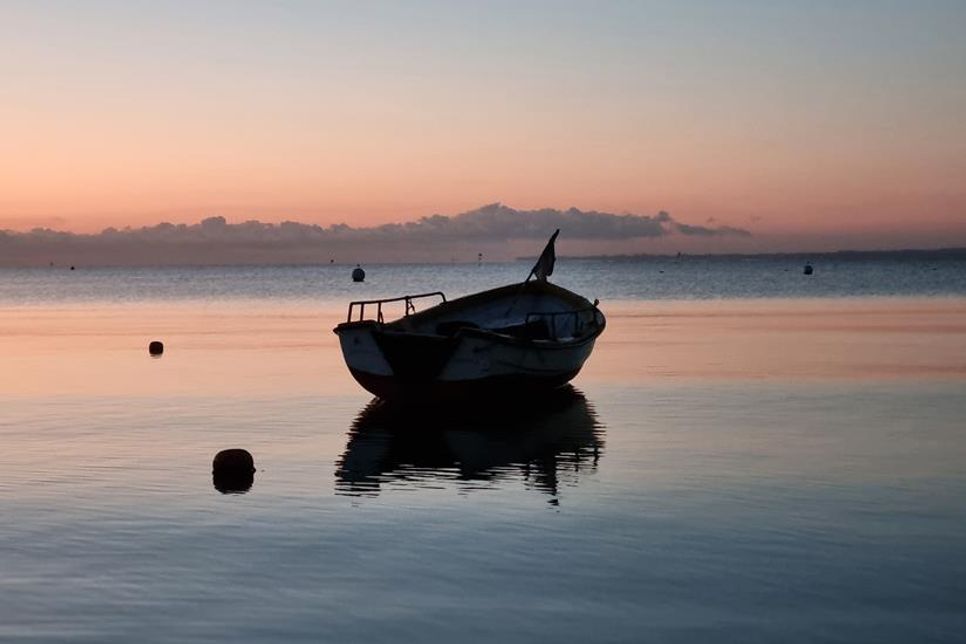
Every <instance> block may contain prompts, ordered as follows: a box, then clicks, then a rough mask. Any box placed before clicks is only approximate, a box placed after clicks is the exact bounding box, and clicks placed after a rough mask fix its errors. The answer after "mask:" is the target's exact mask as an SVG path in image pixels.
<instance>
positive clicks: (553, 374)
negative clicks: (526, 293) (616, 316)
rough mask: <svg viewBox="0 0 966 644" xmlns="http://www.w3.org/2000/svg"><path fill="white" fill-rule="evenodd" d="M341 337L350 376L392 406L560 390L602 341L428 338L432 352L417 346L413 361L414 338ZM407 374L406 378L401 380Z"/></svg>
mask: <svg viewBox="0 0 966 644" xmlns="http://www.w3.org/2000/svg"><path fill="white" fill-rule="evenodd" d="M337 332H338V334H339V339H340V342H341V345H342V353H343V356H344V357H345V362H346V365H347V366H348V368H349V372H350V373H351V374H352V377H353V378H354V379H355V380H356V382H358V383H359V384H360V385H361V386H362V387H363V388H364V389H365V390H366V391H368V392H370V393H372V394H373V395H375V396H378V397H379V398H383V399H386V400H403V399H405V400H418V401H425V400H446V401H460V400H469V399H483V400H485V399H488V398H495V397H499V398H505V397H512V396H516V395H521V396H527V395H531V394H533V393H535V392H540V391H546V390H550V389H554V388H557V387H561V386H563V385H565V384H567V383H568V382H570V381H571V380H573V378H574V377H575V376H576V375H577V374H578V373H579V372H580V370H581V368H582V367H583V364H584V362H585V361H586V360H587V358H588V357H589V356H590V353H591V351H592V350H593V348H594V341H595V339H596V337H590V338H585V339H583V340H582V341H579V342H572V343H567V344H561V343H555V342H541V341H522V340H516V339H513V338H502V337H495V336H494V334H489V333H486V332H483V331H474V330H467V331H466V332H463V333H460V334H457V336H456V337H455V338H445V339H442V338H441V339H436V338H428V339H426V338H423V339H421V340H424V341H425V344H422V343H414V344H413V346H412V347H409V349H411V350H412V351H411V353H412V355H406V354H405V353H406V352H405V350H404V349H400V348H399V346H398V344H401V343H399V341H400V340H404V341H410V340H412V337H411V336H410V337H404V334H394V333H392V332H387V331H384V330H382V329H380V328H379V325H376V324H362V325H357V326H356V328H345V329H341V330H339V331H337ZM434 340H438V344H437V346H435V347H434V346H433V345H432V344H430V343H432V342H433V341H434ZM394 343H397V346H394ZM420 354H421V359H419V358H420ZM414 364H415V365H416V367H415V368H414V367H413V365H414ZM402 367H405V368H406V370H407V371H406V372H404V373H400V369H401V368H402Z"/></svg>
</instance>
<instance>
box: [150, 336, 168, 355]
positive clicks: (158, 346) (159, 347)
mask: <svg viewBox="0 0 966 644" xmlns="http://www.w3.org/2000/svg"><path fill="white" fill-rule="evenodd" d="M148 353H150V354H151V355H152V356H159V355H161V354H162V353H164V343H163V342H159V341H158V340H152V341H151V343H150V344H149V345H148Z"/></svg>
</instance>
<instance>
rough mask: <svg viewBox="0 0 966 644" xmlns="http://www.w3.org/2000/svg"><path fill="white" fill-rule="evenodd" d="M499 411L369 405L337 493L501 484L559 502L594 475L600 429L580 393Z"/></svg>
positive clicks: (342, 462) (339, 468)
mask: <svg viewBox="0 0 966 644" xmlns="http://www.w3.org/2000/svg"><path fill="white" fill-rule="evenodd" d="M529 404H530V405H531V406H530V407H529V408H527V407H526V406H525V405H524V404H519V405H507V406H506V407H505V408H501V409H499V411H489V412H488V411H486V410H482V411H481V410H478V409H475V410H472V411H464V412H463V413H459V412H458V411H455V410H449V411H442V412H440V411H434V410H426V409H420V410H399V409H394V408H392V407H390V406H387V405H385V404H383V403H381V402H379V401H378V400H373V401H372V402H370V403H369V404H368V405H366V407H365V408H364V409H363V410H362V411H361V412H360V413H359V415H358V416H357V417H356V419H355V420H354V421H353V423H352V427H351V428H350V430H349V439H348V443H347V444H346V448H345V452H344V453H343V454H342V455H341V456H340V457H339V460H338V462H337V463H336V492H337V493H339V494H346V495H356V496H373V495H377V494H379V492H380V490H381V489H382V488H383V487H394V488H400V487H405V488H413V489H418V488H432V487H439V486H440V485H442V484H445V483H447V482H451V481H458V482H460V488H461V489H464V490H471V489H474V488H478V487H503V486H504V484H505V483H506V482H509V481H513V480H522V481H523V482H524V484H525V485H526V486H527V487H530V488H533V489H536V490H540V491H542V492H546V493H547V494H549V495H551V496H552V497H553V500H552V502H556V500H557V495H558V493H559V492H560V490H561V488H563V487H567V486H575V485H577V484H578V483H579V478H580V475H581V474H582V473H583V474H586V473H588V472H593V471H596V468H597V463H598V460H599V459H600V456H601V454H602V450H603V445H604V443H603V429H602V427H601V426H600V424H599V422H598V421H597V416H596V413H595V412H594V409H593V406H592V405H591V404H590V403H588V401H587V399H586V398H585V397H584V395H583V394H582V393H580V392H579V391H577V390H576V389H573V388H571V387H567V388H564V389H561V390H560V391H557V392H554V393H553V394H552V395H550V396H547V397H545V398H542V399H540V400H539V401H530V402H529Z"/></svg>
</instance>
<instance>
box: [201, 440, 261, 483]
mask: <svg viewBox="0 0 966 644" xmlns="http://www.w3.org/2000/svg"><path fill="white" fill-rule="evenodd" d="M211 481H212V484H213V485H214V486H215V489H216V490H218V491H219V492H221V493H222V494H243V493H245V492H247V491H248V490H250V489H251V487H252V484H253V483H254V482H255V460H254V459H253V458H252V455H251V453H249V451H248V450H244V449H240V448H232V449H223V450H221V451H220V452H218V453H217V454H215V458H214V460H213V461H212V462H211Z"/></svg>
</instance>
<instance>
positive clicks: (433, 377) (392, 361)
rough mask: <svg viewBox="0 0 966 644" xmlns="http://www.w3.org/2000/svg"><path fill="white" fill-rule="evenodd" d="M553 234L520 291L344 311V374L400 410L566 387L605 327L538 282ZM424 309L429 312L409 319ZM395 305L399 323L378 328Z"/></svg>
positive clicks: (578, 301)
mask: <svg viewBox="0 0 966 644" xmlns="http://www.w3.org/2000/svg"><path fill="white" fill-rule="evenodd" d="M558 233H559V231H557V233H554V235H553V236H552V237H551V238H550V242H549V243H548V244H547V247H546V248H545V249H544V252H543V253H542V254H541V256H540V259H539V260H538V261H537V264H536V266H534V268H533V270H531V271H530V275H529V276H528V277H527V279H526V281H524V282H522V283H520V284H511V285H508V286H502V287H499V288H494V289H491V290H488V291H483V292H481V293H475V294H472V295H468V296H465V297H461V298H458V299H455V300H447V299H446V296H445V295H444V294H443V293H441V292H434V293H422V294H418V295H403V296H401V297H395V298H388V299H383V300H367V301H357V302H351V303H350V304H349V313H348V316H347V319H346V321H345V322H343V323H342V324H340V325H338V326H337V327H336V328H335V333H336V334H337V335H338V336H339V342H340V344H341V346H342V354H343V357H344V358H345V362H346V365H347V366H348V368H349V372H350V373H351V374H352V376H353V377H354V378H355V379H356V381H358V383H359V384H360V385H362V387H363V388H365V389H366V390H367V391H369V392H371V393H372V394H374V395H376V396H378V397H379V398H383V399H386V400H401V401H430V402H438V401H458V400H477V401H481V402H484V401H486V400H488V399H490V398H492V397H496V396H499V397H500V398H501V399H502V398H505V397H508V396H514V395H529V394H531V393H533V392H539V391H546V390H549V389H554V388H556V387H560V386H562V385H564V384H566V383H568V382H570V380H572V379H573V378H574V376H576V375H577V373H578V372H579V371H580V369H581V367H582V366H583V364H584V362H585V361H586V360H587V358H588V357H589V356H590V353H591V351H592V350H593V348H594V341H595V340H596V339H597V336H599V335H600V334H601V333H602V332H603V330H604V326H605V325H606V321H605V318H604V314H603V313H601V311H600V309H598V308H597V302H596V301H595V302H593V303H591V302H589V301H588V300H587V299H585V298H584V297H581V296H580V295H577V294H576V293H573V292H571V291H568V290H567V289H565V288H561V287H560V286H556V285H554V284H551V283H550V282H548V281H547V276H549V275H550V274H551V273H552V272H553V264H554V260H555V254H554V247H553V245H554V241H555V240H556V237H557V234H558ZM531 278H534V279H531ZM427 301H438V303H437V304H436V305H435V306H431V307H429V308H426V309H423V310H421V311H417V310H416V307H417V304H418V303H422V302H427ZM394 303H395V304H396V305H398V304H399V303H402V305H403V306H404V310H405V314H404V315H403V317H401V318H399V319H397V320H393V321H391V322H386V321H385V320H384V319H383V307H384V306H385V305H387V304H394ZM493 399H496V398H493Z"/></svg>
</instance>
